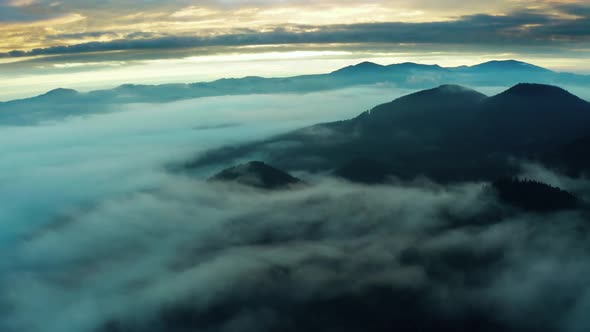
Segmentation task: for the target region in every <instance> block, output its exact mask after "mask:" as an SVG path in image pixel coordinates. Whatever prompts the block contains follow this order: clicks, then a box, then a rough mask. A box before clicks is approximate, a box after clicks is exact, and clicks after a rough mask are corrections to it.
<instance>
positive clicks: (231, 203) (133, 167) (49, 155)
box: [0, 86, 590, 332]
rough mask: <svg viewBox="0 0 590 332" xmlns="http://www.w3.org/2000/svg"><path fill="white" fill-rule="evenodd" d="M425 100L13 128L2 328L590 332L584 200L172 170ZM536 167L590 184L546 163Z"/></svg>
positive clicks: (1, 237) (389, 93)
mask: <svg viewBox="0 0 590 332" xmlns="http://www.w3.org/2000/svg"><path fill="white" fill-rule="evenodd" d="M406 92H407V91H400V90H395V89H393V88H391V87H387V86H381V87H365V88H359V89H347V90H339V91H332V92H327V93H326V92H322V93H317V94H316V93H314V94H305V95H264V96H238V97H215V98H203V99H198V100H190V101H182V102H175V103H169V104H133V105H123V106H121V110H119V111H118V112H114V113H108V114H97V115H93V116H87V117H79V118H71V119H67V120H65V121H61V122H57V123H51V124H43V125H38V126H26V127H1V128H0V132H1V133H2V137H3V139H2V143H1V144H0V152H1V153H2V155H3V158H2V159H1V160H0V197H1V198H2V203H0V220H1V221H0V250H2V253H3V254H2V257H3V259H2V260H1V261H0V294H1V295H0V331H3V332H4V331H5V332H21V331H27V332H63V331H77V332H78V331H79V332H122V331H125V332H128V331H130V332H135V331H137V332H139V331H147V332H161V331H167V332H168V331H173V332H176V331H183V332H184V331H195V330H197V331H207V332H209V331H211V332H217V331H220V332H249V331H257V332H264V331H269V332H271V331H333V330H338V331H361V330H370V331H391V330H402V331H436V330H441V331H443V330H445V331H490V332H491V331H519V332H521V331H548V332H549V331H551V332H553V331H566V332H582V331H587V330H588V329H589V328H590V319H589V318H588V316H587V312H588V309H590V280H589V279H588V278H587V275H588V273H589V272H590V259H589V258H590V238H589V234H590V233H589V232H588V227H589V224H588V221H587V220H588V216H587V215H586V212H584V211H565V212H559V213H550V214H534V213H526V212H523V211H519V210H516V209H513V208H511V207H508V206H505V205H503V204H502V203H500V202H498V200H497V199H496V197H495V196H494V195H493V193H492V192H491V191H490V190H489V187H488V186H487V184H484V183H463V184H456V185H451V186H441V185H438V184H436V183H433V182H431V181H428V180H427V179H417V180H415V181H412V182H392V183H391V184H390V185H376V186H364V185H357V184H352V183H347V182H343V181H339V180H336V179H333V178H331V177H329V176H324V175H317V174H315V175H313V174H297V175H298V176H301V177H302V178H303V179H304V180H305V181H306V182H307V183H308V185H307V186H303V187H301V188H298V189H296V190H286V191H276V192H269V191H264V190H256V189H252V188H247V187H241V186H238V185H232V184H222V183H212V182H207V181H204V179H205V178H207V177H208V176H210V175H212V173H214V172H216V171H218V170H219V169H206V170H201V171H200V172H199V171H197V172H195V174H192V175H187V174H179V173H174V172H173V171H170V170H169V169H168V168H167V166H168V165H170V164H171V163H175V162H178V161H183V160H187V159H190V158H192V157H193V156H195V155H196V154H199V153H203V152H206V151H208V150H210V149H214V148H218V147H221V146H223V145H226V144H235V143H240V142H245V141H249V140H256V139H262V138H266V137H268V136H271V135H275V134H279V133H282V132H285V131H288V130H292V129H296V128H299V127H303V126H306V125H310V124H314V123H318V122H324V121H332V120H339V119H345V118H350V117H353V116H356V115H357V114H359V113H360V112H362V111H364V110H367V109H369V108H372V107H373V106H375V105H377V104H379V103H382V102H386V101H390V100H392V99H394V98H396V97H398V96H400V95H402V94H404V93H406ZM484 92H488V91H484ZM223 166H226V165H219V167H223ZM523 174H524V175H526V176H527V177H530V178H537V179H539V180H544V181H547V182H548V183H552V184H555V185H560V186H561V187H562V188H564V189H567V190H570V191H572V192H574V193H576V194H578V195H580V196H581V197H588V196H585V195H587V193H588V192H590V184H589V183H588V182H587V181H573V180H572V179H569V178H567V177H564V176H561V175H558V174H554V173H552V172H551V171H548V170H546V169H543V168H541V167H540V166H536V165H528V164H527V165H525V166H523Z"/></svg>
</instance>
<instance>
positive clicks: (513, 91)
mask: <svg viewBox="0 0 590 332" xmlns="http://www.w3.org/2000/svg"><path fill="white" fill-rule="evenodd" d="M502 97H521V98H531V97H535V98H539V99H561V100H560V101H561V102H564V101H570V102H584V100H583V99H581V98H579V97H577V96H575V95H573V94H571V93H570V92H568V91H567V90H565V89H562V88H560V87H557V86H553V85H547V84H536V83H520V84H517V85H515V86H513V87H512V88H510V89H508V90H506V91H504V92H502V93H500V94H499V95H497V96H496V98H502Z"/></svg>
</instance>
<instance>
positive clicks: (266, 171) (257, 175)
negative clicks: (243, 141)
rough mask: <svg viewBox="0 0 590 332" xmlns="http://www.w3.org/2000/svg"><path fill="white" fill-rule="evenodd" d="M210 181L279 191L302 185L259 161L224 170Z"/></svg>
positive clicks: (293, 178)
mask: <svg viewBox="0 0 590 332" xmlns="http://www.w3.org/2000/svg"><path fill="white" fill-rule="evenodd" d="M210 180H211V181H224V182H235V183H239V184H242V185H246V186H250V187H256V188H261V189H281V188H287V187H289V186H291V185H295V184H299V183H302V181H301V180H300V179H298V178H295V177H293V176H291V175H289V174H287V173H286V172H283V171H281V170H279V169H277V168H274V167H272V166H269V165H267V164H265V163H263V162H261V161H251V162H249V163H246V164H241V165H238V166H234V167H231V168H228V169H225V170H223V171H221V172H220V173H218V174H217V175H215V176H213V177H212V178H211V179H210Z"/></svg>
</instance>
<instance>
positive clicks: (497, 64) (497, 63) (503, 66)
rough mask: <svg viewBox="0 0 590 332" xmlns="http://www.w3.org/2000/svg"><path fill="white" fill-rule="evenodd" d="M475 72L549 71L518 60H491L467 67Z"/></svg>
mask: <svg viewBox="0 0 590 332" xmlns="http://www.w3.org/2000/svg"><path fill="white" fill-rule="evenodd" d="M469 68H471V69H476V70H489V71H494V70H507V69H509V70H514V71H529V72H531V71H532V72H544V73H549V72H551V70H549V69H546V68H543V67H539V66H535V65H533V64H530V63H527V62H522V61H518V60H492V61H488V62H484V63H480V64H478V65H475V66H471V67H469Z"/></svg>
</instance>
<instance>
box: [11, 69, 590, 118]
mask: <svg viewBox="0 0 590 332" xmlns="http://www.w3.org/2000/svg"><path fill="white" fill-rule="evenodd" d="M523 81H527V82H535V83H543V84H554V85H564V84H568V85H579V86H584V87H587V86H588V85H589V84H590V76H586V75H576V74H568V73H555V72H552V71H550V70H547V69H544V68H541V67H537V66H534V65H531V64H527V63H524V62H519V61H514V60H509V61H492V62H487V63H484V64H480V65H476V66H472V67H467V66H461V67H455V68H444V67H440V66H438V65H423V64H416V63H411V62H407V63H401V64H393V65H388V66H383V65H379V64H375V63H371V62H363V63H360V64H357V65H354V66H348V67H345V68H342V69H340V70H336V71H334V72H332V73H327V74H319V75H304V76H295V77H285V78H263V77H256V76H249V77H244V78H232V79H220V80H217V81H213V82H201V83H192V84H162V85H135V84H124V85H121V86H119V87H117V88H114V89H109V90H97V91H91V92H85V93H82V92H75V91H74V90H66V89H57V90H54V91H52V92H50V93H48V94H45V95H41V96H38V97H33V98H28V99H22V100H15V101H10V102H5V103H0V124H12V125H15V124H16V125H19V124H30V123H35V122H39V121H47V120H59V119H63V118H64V117H68V116H75V115H80V114H86V113H96V112H105V111H112V110H113V109H117V108H116V107H108V106H109V105H112V104H119V103H161V102H170V101H175V100H182V99H193V98H202V97H211V96H225V95H244V94H263V93H264V94H269V93H306V92H315V91H326V90H334V89H341V88H347V87H353V86H358V85H370V84H378V83H390V84H392V85H394V86H397V87H400V88H406V89H425V88H428V87H431V86H436V85H440V84H444V83H448V82H453V83H456V84H462V85H467V86H512V85H514V84H517V83H519V82H523Z"/></svg>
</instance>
